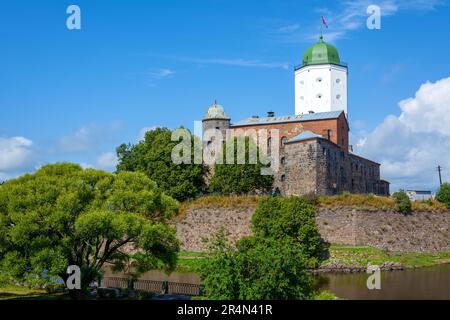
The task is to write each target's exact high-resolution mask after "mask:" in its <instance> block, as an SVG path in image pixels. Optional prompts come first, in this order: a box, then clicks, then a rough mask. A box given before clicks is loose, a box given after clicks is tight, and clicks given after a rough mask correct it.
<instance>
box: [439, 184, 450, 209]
mask: <svg viewBox="0 0 450 320" xmlns="http://www.w3.org/2000/svg"><path fill="white" fill-rule="evenodd" d="M436 199H437V200H438V201H439V202H442V203H444V204H445V205H446V206H447V207H448V208H450V183H444V184H442V186H441V187H440V189H439V191H438V193H437V194H436Z"/></svg>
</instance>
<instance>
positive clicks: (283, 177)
mask: <svg viewBox="0 0 450 320" xmlns="http://www.w3.org/2000/svg"><path fill="white" fill-rule="evenodd" d="M284 181H286V175H284V174H283V175H282V176H281V182H284Z"/></svg>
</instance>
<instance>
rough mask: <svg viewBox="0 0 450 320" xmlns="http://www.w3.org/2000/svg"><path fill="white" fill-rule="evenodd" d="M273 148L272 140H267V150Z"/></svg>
mask: <svg viewBox="0 0 450 320" xmlns="http://www.w3.org/2000/svg"><path fill="white" fill-rule="evenodd" d="M271 147H272V138H269V139H267V148H268V149H270V148H271Z"/></svg>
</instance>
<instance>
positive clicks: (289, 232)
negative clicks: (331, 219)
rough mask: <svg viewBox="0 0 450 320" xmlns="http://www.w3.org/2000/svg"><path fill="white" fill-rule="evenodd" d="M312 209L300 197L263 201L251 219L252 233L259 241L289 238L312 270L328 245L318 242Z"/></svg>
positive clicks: (264, 199)
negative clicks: (298, 248)
mask: <svg viewBox="0 0 450 320" xmlns="http://www.w3.org/2000/svg"><path fill="white" fill-rule="evenodd" d="M315 215H316V210H315V207H314V206H312V205H310V204H308V203H307V202H306V201H305V200H303V199H302V198H300V197H289V198H283V197H265V198H262V199H261V200H260V201H259V204H258V208H257V209H256V211H255V214H254V215H253V217H252V225H253V233H254V234H255V235H256V236H258V237H261V238H271V239H275V240H281V239H284V238H289V239H291V240H292V241H294V242H295V243H297V244H298V245H299V246H300V247H302V248H303V253H304V254H305V255H306V258H307V259H308V261H309V265H310V267H316V266H318V264H319V263H320V262H321V260H323V259H324V258H326V256H327V252H328V245H327V244H326V243H325V242H324V241H323V240H322V238H321V236H320V233H319V229H318V227H317V224H316V221H315Z"/></svg>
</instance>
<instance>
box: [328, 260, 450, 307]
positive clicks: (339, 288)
mask: <svg viewBox="0 0 450 320" xmlns="http://www.w3.org/2000/svg"><path fill="white" fill-rule="evenodd" d="M368 277H369V275H368V274H366V273H351V274H324V275H321V276H319V287H320V288H321V289H323V290H327V291H331V292H333V293H335V294H336V295H337V296H338V297H340V298H344V299H352V300H353V299H360V300H380V299H381V300H390V299H400V300H405V299H411V300H417V299H433V300H450V265H449V264H447V265H440V266H434V267H429V268H422V269H415V270H405V271H387V272H381V290H369V289H367V286H366V282H367V278H368Z"/></svg>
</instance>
